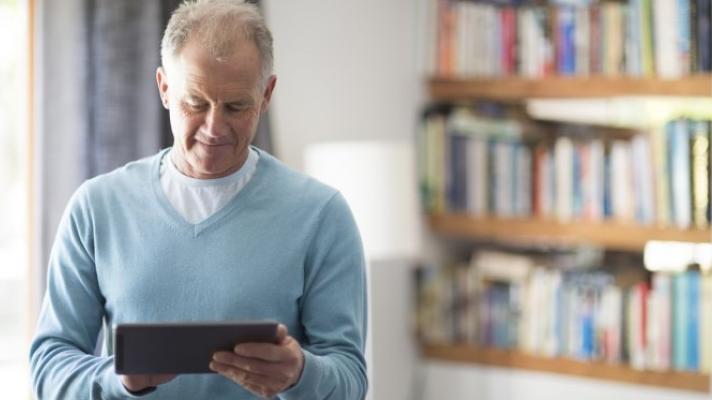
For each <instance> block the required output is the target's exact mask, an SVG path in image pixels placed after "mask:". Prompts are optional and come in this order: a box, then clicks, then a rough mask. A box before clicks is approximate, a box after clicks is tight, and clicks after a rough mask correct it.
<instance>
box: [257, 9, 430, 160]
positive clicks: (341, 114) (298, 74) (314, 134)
mask: <svg viewBox="0 0 712 400" xmlns="http://www.w3.org/2000/svg"><path fill="white" fill-rule="evenodd" d="M265 6H266V7H265V12H266V16H267V19H268V23H269V25H270V27H271V29H272V32H273V35H274V53H275V71H276V73H277V89H276V92H275V94H274V100H273V103H272V106H273V108H272V111H273V115H272V117H273V120H272V121H273V123H274V124H273V127H274V130H275V132H276V137H275V140H276V146H277V152H278V154H279V156H280V158H281V159H282V160H284V161H285V162H287V163H288V164H290V165H292V166H294V167H296V168H299V169H301V167H302V165H303V151H304V148H305V146H306V145H308V144H309V143H313V142H320V141H334V140H358V139H398V138H410V137H413V134H414V129H415V121H416V110H417V105H418V104H419V98H420V88H421V86H420V83H421V77H420V75H419V74H418V73H417V71H416V64H415V63H416V56H415V49H416V44H415V34H416V27H415V21H416V6H417V2H413V1H412V0H389V1H379V0H363V1H343V0H341V1H339V0H337V1H323V0H321V1H320V0H304V1H282V0H272V1H267V2H266V4H265Z"/></svg>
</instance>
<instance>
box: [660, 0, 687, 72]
mask: <svg viewBox="0 0 712 400" xmlns="http://www.w3.org/2000/svg"><path fill="white" fill-rule="evenodd" d="M676 3H677V0H653V32H654V35H655V36H654V38H655V40H654V42H655V44H654V46H653V47H654V48H655V70H656V72H657V75H658V76H659V77H661V78H679V77H681V76H682V72H683V71H682V66H681V65H680V64H681V63H680V57H679V54H678V51H677V36H678V32H679V30H680V28H679V24H680V22H679V21H678V12H677V9H676Z"/></svg>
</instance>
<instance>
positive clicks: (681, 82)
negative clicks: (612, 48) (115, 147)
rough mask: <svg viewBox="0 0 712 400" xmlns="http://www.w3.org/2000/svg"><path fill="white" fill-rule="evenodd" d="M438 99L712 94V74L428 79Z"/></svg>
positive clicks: (432, 95) (514, 99)
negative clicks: (651, 76)
mask: <svg viewBox="0 0 712 400" xmlns="http://www.w3.org/2000/svg"><path fill="white" fill-rule="evenodd" d="M428 86H429V91H430V97H431V98H432V99H435V100H445V101H452V100H471V99H474V98H487V99H493V100H503V101H521V100H522V99H525V98H584V97H615V96H692V97H698V96H712V75H693V76H689V77H685V78H681V79H674V80H669V79H660V78H641V79H638V78H628V77H600V76H599V77H585V78H579V77H551V78H542V79H524V78H516V77H515V78H492V79H445V78H432V79H430V80H429V82H428Z"/></svg>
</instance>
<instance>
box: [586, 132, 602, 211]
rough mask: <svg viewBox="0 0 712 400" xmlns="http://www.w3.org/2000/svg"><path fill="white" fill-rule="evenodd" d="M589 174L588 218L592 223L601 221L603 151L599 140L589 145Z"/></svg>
mask: <svg viewBox="0 0 712 400" xmlns="http://www.w3.org/2000/svg"><path fill="white" fill-rule="evenodd" d="M588 150H589V157H588V161H589V173H590V174H591V179H590V185H591V186H590V189H589V195H590V196H591V198H590V199H589V202H590V204H589V207H590V208H589V210H590V215H589V217H590V218H591V220H593V221H600V220H602V219H603V203H604V191H603V186H604V181H605V154H604V152H605V150H604V148H603V141H602V140H601V139H594V140H593V141H591V143H589V147H588Z"/></svg>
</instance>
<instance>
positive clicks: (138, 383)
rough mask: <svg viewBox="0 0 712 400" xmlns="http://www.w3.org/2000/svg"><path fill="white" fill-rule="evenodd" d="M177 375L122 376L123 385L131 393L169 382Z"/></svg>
mask: <svg viewBox="0 0 712 400" xmlns="http://www.w3.org/2000/svg"><path fill="white" fill-rule="evenodd" d="M175 377H176V375H121V383H122V384H123V385H124V387H125V388H126V389H128V391H129V392H140V391H141V390H145V389H148V388H152V387H156V386H158V385H162V384H164V383H166V382H169V381H171V380H173V378H175Z"/></svg>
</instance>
